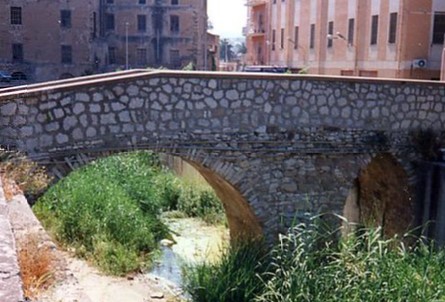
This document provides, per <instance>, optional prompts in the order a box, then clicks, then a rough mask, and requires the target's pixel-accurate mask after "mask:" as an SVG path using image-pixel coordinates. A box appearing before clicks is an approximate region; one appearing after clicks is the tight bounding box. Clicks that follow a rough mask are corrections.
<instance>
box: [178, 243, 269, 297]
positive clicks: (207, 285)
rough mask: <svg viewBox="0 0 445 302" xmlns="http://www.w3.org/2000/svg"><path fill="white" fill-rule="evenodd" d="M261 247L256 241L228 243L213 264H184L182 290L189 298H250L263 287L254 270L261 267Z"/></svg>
mask: <svg viewBox="0 0 445 302" xmlns="http://www.w3.org/2000/svg"><path fill="white" fill-rule="evenodd" d="M253 246H255V248H253ZM262 247H263V245H262V244H260V243H258V242H256V243H246V244H243V245H239V246H231V247H230V248H229V249H228V250H227V251H225V252H224V254H223V255H222V257H221V259H220V261H219V262H217V263H215V264H211V263H201V264H197V265H191V266H185V267H184V268H183V275H184V280H185V281H184V285H183V287H184V289H185V291H186V292H187V293H188V294H189V295H190V297H191V298H192V301H201V302H228V301H230V302H243V301H253V299H254V297H255V296H256V295H257V294H258V293H260V292H261V288H262V287H263V285H262V284H261V283H260V282H259V280H258V279H257V277H256V274H257V273H259V272H261V271H264V268H263V264H262V261H263V260H264V259H263V255H264V250H263V248H262Z"/></svg>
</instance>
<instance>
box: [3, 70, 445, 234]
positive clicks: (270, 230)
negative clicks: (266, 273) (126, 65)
mask: <svg viewBox="0 0 445 302" xmlns="http://www.w3.org/2000/svg"><path fill="white" fill-rule="evenodd" d="M444 106H445V87H444V86H443V84H440V83H435V82H421V81H409V80H382V79H379V80H377V79H363V78H345V77H341V78H339V77H318V76H308V75H298V76H297V75H259V74H240V73H198V72H176V71H175V72H172V71H157V72H148V71H143V70H135V71H131V72H121V73H114V74H107V75H101V76H90V77H84V78H78V79H70V80H64V81H57V82H51V83H44V84H37V85H31V86H23V87H16V88H10V89H7V90H0V143H1V144H3V145H4V146H6V145H9V146H14V147H16V148H18V149H20V150H22V151H24V152H26V153H27V154H28V155H29V156H30V157H31V158H33V159H35V160H37V161H40V162H42V163H45V164H46V165H48V166H49V168H50V170H51V171H52V172H53V173H54V174H57V175H59V176H63V175H64V174H66V173H67V172H68V170H69V169H65V168H64V167H67V166H69V167H76V166H78V165H79V164H84V163H86V162H88V160H87V159H88V158H92V157H95V156H99V155H101V154H109V153H110V152H120V151H128V150H135V149H146V150H153V151H155V152H159V153H165V154H170V155H174V156H178V157H180V158H182V159H183V160H185V161H187V162H188V163H190V164H191V165H192V166H194V167H195V168H196V169H197V170H198V171H199V172H200V173H201V174H202V175H203V176H204V177H205V178H206V180H207V181H208V182H209V184H210V185H211V186H212V187H213V188H214V190H215V192H216V193H217V195H218V196H219V197H220V199H221V201H222V203H223V204H224V207H225V210H226V215H227V218H228V222H229V227H230V231H231V235H232V238H237V237H239V236H259V235H265V236H266V237H267V238H268V239H269V240H273V238H274V236H276V234H277V232H279V231H281V230H282V229H284V228H286V227H288V226H289V225H291V224H292V223H295V222H298V221H300V220H301V219H305V217H307V213H312V214H316V213H320V214H325V213H338V214H342V215H345V216H346V217H348V218H349V219H350V220H352V221H355V222H362V223H368V224H369V223H371V224H375V223H376V224H380V225H384V229H385V233H387V234H393V233H398V232H402V231H405V230H406V229H407V228H409V227H412V226H415V225H418V224H419V223H422V222H423V221H425V219H429V218H431V217H430V216H428V217H426V216H425V215H426V214H425V213H429V211H430V208H431V207H433V206H434V205H430V204H429V203H428V205H427V208H425V207H426V206H425V202H424V200H425V198H424V191H425V190H423V188H424V187H425V186H424V176H423V170H422V162H425V161H431V160H436V159H437V158H438V156H439V155H438V150H439V149H440V146H441V143H442V141H443V129H444V126H445V114H444V109H445V108H444ZM429 202H430V201H429ZM428 215H429V214H428ZM425 217H426V218H425Z"/></svg>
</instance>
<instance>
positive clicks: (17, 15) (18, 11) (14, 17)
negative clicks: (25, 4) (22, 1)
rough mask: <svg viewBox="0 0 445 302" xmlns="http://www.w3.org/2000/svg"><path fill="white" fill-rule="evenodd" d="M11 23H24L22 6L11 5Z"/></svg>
mask: <svg viewBox="0 0 445 302" xmlns="http://www.w3.org/2000/svg"><path fill="white" fill-rule="evenodd" d="M11 24H13V25H20V24H22V8H21V7H18V6H11Z"/></svg>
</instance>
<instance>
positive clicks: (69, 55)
mask: <svg viewBox="0 0 445 302" xmlns="http://www.w3.org/2000/svg"><path fill="white" fill-rule="evenodd" d="M61 55H62V63H63V64H71V63H73V49H72V47H71V45H62V47H61Z"/></svg>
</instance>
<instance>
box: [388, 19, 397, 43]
mask: <svg viewBox="0 0 445 302" xmlns="http://www.w3.org/2000/svg"><path fill="white" fill-rule="evenodd" d="M396 32H397V13H391V14H390V15H389V35H388V43H396Z"/></svg>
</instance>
